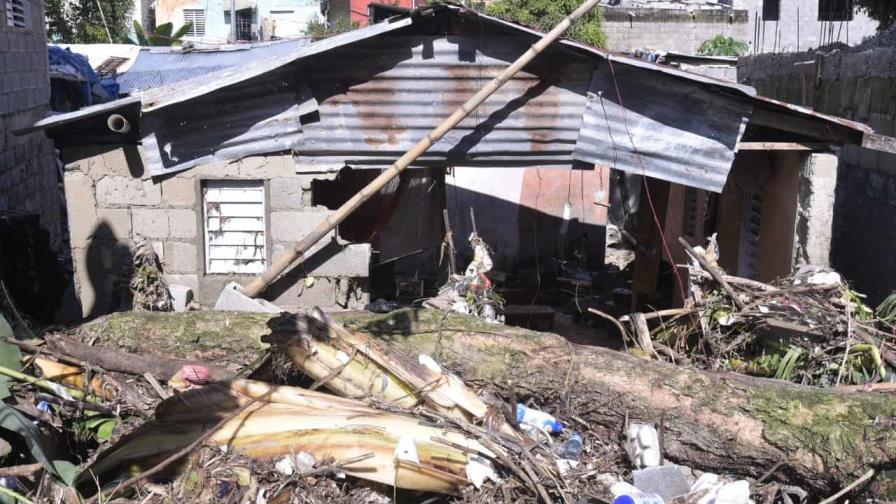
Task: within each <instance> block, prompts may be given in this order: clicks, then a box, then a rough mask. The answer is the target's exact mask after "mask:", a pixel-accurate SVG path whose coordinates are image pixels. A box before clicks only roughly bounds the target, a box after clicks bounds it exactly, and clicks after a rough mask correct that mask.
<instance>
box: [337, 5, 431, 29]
mask: <svg viewBox="0 0 896 504" xmlns="http://www.w3.org/2000/svg"><path fill="white" fill-rule="evenodd" d="M372 3H381V4H386V5H395V6H396V7H407V8H409V9H414V8H416V7H418V6H420V5H421V4H423V3H425V1H423V0H380V1H378V2H371V1H370V0H351V1H350V2H349V5H350V6H351V11H352V21H357V22H358V23H359V24H360V25H361V26H367V6H368V5H370V4H372Z"/></svg>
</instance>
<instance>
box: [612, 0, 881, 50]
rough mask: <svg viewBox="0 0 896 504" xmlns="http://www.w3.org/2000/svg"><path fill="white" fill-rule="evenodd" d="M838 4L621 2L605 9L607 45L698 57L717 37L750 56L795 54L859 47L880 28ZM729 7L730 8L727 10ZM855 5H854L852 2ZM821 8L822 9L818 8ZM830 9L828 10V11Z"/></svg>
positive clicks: (787, 0) (826, 0) (794, 0)
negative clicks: (840, 46)
mask: <svg viewBox="0 0 896 504" xmlns="http://www.w3.org/2000/svg"><path fill="white" fill-rule="evenodd" d="M840 3H843V4H845V3H846V2H838V1H836V0H730V1H728V2H709V1H705V0H690V1H683V2H681V1H679V2H669V1H665V0H621V1H619V2H615V5H614V2H609V5H608V6H607V7H605V8H604V17H605V19H606V23H605V30H606V33H607V39H608V46H609V47H610V48H611V49H614V50H617V51H625V52H630V51H633V50H635V49H652V50H657V51H671V52H679V53H685V54H694V53H696V52H697V49H698V48H699V47H700V44H701V43H703V41H705V40H708V39H711V38H713V37H715V36H716V35H724V36H726V37H733V38H735V39H737V40H740V41H743V42H746V43H747V44H749V45H750V48H751V52H759V53H765V52H794V51H799V50H806V49H809V48H812V47H819V46H820V45H824V44H831V43H835V42H841V43H846V44H850V45H855V44H858V43H860V42H861V41H862V39H863V38H865V37H868V36H870V35H873V34H874V32H875V30H876V29H877V23H876V22H875V21H873V20H871V19H869V18H868V17H867V16H866V15H864V14H862V13H859V12H851V11H849V10H848V9H846V10H843V8H842V7H840V6H839V5H838V4H840ZM726 4H727V5H726ZM850 5H851V2H850ZM819 6H821V7H819ZM826 9H827V10H826Z"/></svg>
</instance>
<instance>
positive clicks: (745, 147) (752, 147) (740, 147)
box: [737, 142, 831, 152]
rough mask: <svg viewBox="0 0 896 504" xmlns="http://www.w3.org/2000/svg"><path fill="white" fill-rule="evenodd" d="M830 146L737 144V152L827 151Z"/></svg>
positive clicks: (774, 143) (780, 143)
mask: <svg viewBox="0 0 896 504" xmlns="http://www.w3.org/2000/svg"><path fill="white" fill-rule="evenodd" d="M829 150H831V145H830V144H827V143H799V142H741V143H739V144H737V151H738V152H739V151H829Z"/></svg>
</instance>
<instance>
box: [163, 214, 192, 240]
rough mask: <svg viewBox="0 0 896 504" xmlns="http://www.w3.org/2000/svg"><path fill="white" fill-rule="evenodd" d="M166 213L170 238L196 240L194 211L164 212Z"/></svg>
mask: <svg viewBox="0 0 896 504" xmlns="http://www.w3.org/2000/svg"><path fill="white" fill-rule="evenodd" d="M165 212H167V213H168V222H169V226H168V227H169V229H170V230H171V235H170V236H171V237H172V238H178V239H185V240H193V239H195V238H196V235H197V233H196V211H195V210H192V209H191V210H186V209H170V210H165Z"/></svg>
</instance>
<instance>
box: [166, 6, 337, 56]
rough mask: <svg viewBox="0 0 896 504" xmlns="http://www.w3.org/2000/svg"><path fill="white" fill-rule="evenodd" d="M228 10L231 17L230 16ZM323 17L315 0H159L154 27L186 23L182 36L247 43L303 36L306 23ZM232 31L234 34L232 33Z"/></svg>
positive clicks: (203, 41)
mask: <svg viewBox="0 0 896 504" xmlns="http://www.w3.org/2000/svg"><path fill="white" fill-rule="evenodd" d="M231 10H233V12H234V19H231ZM313 19H321V20H322V19H323V18H322V15H321V9H320V1H319V0H208V1H207V2H198V1H195V0H159V1H157V2H155V22H156V26H158V25H160V24H164V23H172V24H173V25H174V26H175V29H177V27H180V26H183V25H184V24H185V23H186V22H188V21H190V22H192V23H193V27H192V28H191V30H190V31H189V32H188V33H187V36H185V37H184V40H190V41H193V42H195V43H197V44H199V47H200V48H201V47H202V45H203V44H207V45H219V44H224V43H227V42H250V41H266V40H276V39H286V38H295V37H301V36H303V35H305V31H306V27H307V26H308V22H309V21H311V20H313ZM234 34H235V37H234V36H233V35H234Z"/></svg>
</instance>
